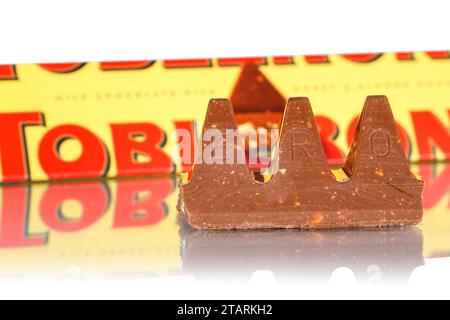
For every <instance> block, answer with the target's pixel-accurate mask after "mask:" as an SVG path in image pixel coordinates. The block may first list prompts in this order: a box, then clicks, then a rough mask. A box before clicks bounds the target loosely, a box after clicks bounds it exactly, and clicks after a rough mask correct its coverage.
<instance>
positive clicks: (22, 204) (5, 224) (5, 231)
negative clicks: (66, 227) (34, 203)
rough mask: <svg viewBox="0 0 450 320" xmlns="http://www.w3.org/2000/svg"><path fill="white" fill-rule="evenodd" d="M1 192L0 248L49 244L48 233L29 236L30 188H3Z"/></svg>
mask: <svg viewBox="0 0 450 320" xmlns="http://www.w3.org/2000/svg"><path fill="white" fill-rule="evenodd" d="M1 192H2V205H1V210H2V211H1V215H0V217H1V223H0V247H1V248H13V247H32V246H44V245H45V244H46V243H47V233H42V234H34V235H33V234H29V230H28V219H29V217H28V215H29V214H30V212H29V201H30V189H29V187H26V186H3V187H2V188H1Z"/></svg>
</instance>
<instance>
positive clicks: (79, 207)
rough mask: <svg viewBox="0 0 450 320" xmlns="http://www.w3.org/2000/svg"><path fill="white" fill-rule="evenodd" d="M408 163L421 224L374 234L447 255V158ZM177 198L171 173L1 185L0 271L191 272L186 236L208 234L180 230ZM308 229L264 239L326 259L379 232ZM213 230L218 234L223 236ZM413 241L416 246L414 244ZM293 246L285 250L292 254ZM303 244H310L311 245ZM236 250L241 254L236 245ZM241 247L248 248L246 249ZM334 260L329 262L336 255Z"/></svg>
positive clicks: (88, 273)
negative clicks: (415, 175) (419, 198)
mask: <svg viewBox="0 0 450 320" xmlns="http://www.w3.org/2000/svg"><path fill="white" fill-rule="evenodd" d="M413 169H414V170H415V171H417V172H419V173H420V174H421V175H422V176H423V178H424V180H425V191H424V206H425V213H424V221H423V223H422V224H420V225H419V229H420V230H422V231H423V233H422V232H421V233H418V234H416V235H414V234H412V235H411V233H408V232H403V231H401V229H397V228H393V230H394V232H393V233H392V235H393V237H391V236H390V235H389V229H386V230H383V232H381V234H382V235H383V236H382V237H381V236H380V239H381V240H383V239H384V240H383V241H384V242H383V243H384V247H383V248H385V250H388V248H389V246H390V245H391V244H392V245H395V246H396V248H397V249H401V250H403V249H402V248H404V249H405V250H406V251H405V252H410V251H408V250H410V249H414V250H415V251H417V250H419V251H420V252H419V253H418V254H419V255H421V254H422V239H421V237H422V236H423V244H424V248H423V255H424V257H425V258H431V257H439V256H447V257H448V256H449V255H450V210H449V200H450V198H449V192H448V189H449V181H450V179H449V173H450V166H448V165H444V164H441V165H438V166H431V165H421V166H414V167H413ZM177 201H178V191H177V188H176V186H175V181H174V180H172V179H170V178H159V179H127V180H122V179H119V180H110V181H104V182H83V183H52V184H32V185H30V186H27V185H8V186H2V187H0V261H1V263H0V274H3V275H17V276H20V275H28V274H47V273H51V274H52V275H57V276H61V277H64V276H76V275H77V274H78V273H81V275H83V276H86V277H90V276H102V277H103V276H107V277H139V276H143V275H144V276H151V275H176V274H180V273H185V272H189V270H185V269H184V268H183V265H184V262H185V259H189V258H192V256H190V257H186V256H183V252H185V253H187V252H189V253H190V254H193V253H195V252H200V251H197V249H199V248H192V247H186V246H187V245H189V244H187V243H184V240H186V239H190V240H192V239H195V243H196V245H199V246H201V248H204V249H205V250H209V251H211V252H214V250H215V248H214V247H211V246H212V245H213V244H214V243H213V242H208V241H205V239H206V240H208V238H211V237H210V236H208V235H207V234H205V237H203V236H202V234H201V233H198V232H197V233H192V235H190V233H189V232H186V231H185V232H184V233H183V234H181V236H180V227H179V226H178V224H177V209H176V206H177ZM306 233H307V236H305V237H303V239H304V240H305V239H306V240H305V241H306V242H303V240H302V241H300V240H301V239H298V238H296V237H290V236H289V235H291V236H292V232H290V233H289V232H288V236H283V235H282V234H281V233H274V237H272V238H271V241H270V242H271V245H272V249H273V250H275V252H276V250H277V248H278V246H281V247H288V248H290V247H289V245H287V242H286V241H292V240H295V241H297V240H298V241H297V242H296V245H297V246H299V245H308V241H312V243H313V245H314V248H316V249H317V250H316V251H317V252H316V253H317V254H316V258H317V259H318V260H319V261H322V262H324V261H325V262H326V261H329V259H331V257H329V256H327V255H332V254H333V252H335V251H339V252H341V253H343V255H344V256H345V253H346V252H353V250H356V251H359V252H363V251H366V250H362V249H361V243H360V242H359V241H361V239H365V241H366V242H365V244H366V245H368V246H369V247H370V243H371V242H370V241H372V240H370V239H373V241H374V243H376V241H379V240H380V239H379V238H378V237H377V236H376V235H375V236H373V235H372V236H370V237H366V236H364V235H363V234H362V233H363V232H360V233H358V234H356V235H355V234H354V235H351V236H346V232H345V231H338V232H337V233H336V235H326V237H325V240H326V239H328V240H330V241H328V240H327V241H324V242H323V244H324V245H326V246H327V249H326V250H324V249H323V248H322V247H321V246H320V244H321V243H322V242H321V240H322V239H323V236H322V235H321V232H306ZM374 233H376V231H374ZM277 234H278V236H277ZM408 234H409V235H408ZM418 237H419V238H418ZM215 238H216V239H217V238H218V239H221V236H219V237H215ZM224 238H230V241H231V243H234V242H233V241H237V242H238V240H236V239H234V240H233V239H231V238H232V237H231V236H229V235H227V233H225V236H224ZM250 238H252V239H253V240H254V241H257V243H259V244H260V245H262V248H264V244H265V243H266V242H268V239H267V238H266V236H264V235H262V236H261V235H260V236H256V238H255V237H248V238H247V237H246V235H245V234H244V235H243V236H242V233H241V238H238V239H241V240H239V241H243V240H242V239H247V240H249V239H250ZM258 239H259V240H258ZM339 239H340V240H345V241H343V242H342V243H340V242H339V241H337V240H339ZM377 239H378V240H377ZM260 240H261V241H260ZM369 240H370V241H369ZM394 240H395V241H394ZM397 240H398V241H397ZM411 240H414V241H413V243H412V244H411V245H412V246H413V248H409V247H407V246H409V242H410V241H411ZM419 240H420V241H419ZM299 241H300V242H299ZM392 242H395V243H392ZM303 243H304V244H303ZM418 243H420V248H417V244H418ZM216 244H217V242H216ZM219 244H220V241H219ZM343 244H345V246H344V247H342V245H343ZM208 246H209V247H208ZM246 247H247V248H248V246H246ZM233 248H237V247H233ZM260 248H261V246H260ZM344 249H345V250H344ZM416 249H417V250H416ZM233 250H234V249H233ZM349 250H350V251H349ZM361 250H362V251H361ZM377 250H378V251H377ZM377 250H375V251H374V252H379V251H380V250H381V249H380V248H379V247H378V249H377ZM234 251H238V250H234ZM294 251H295V250H294ZM294 251H289V252H291V253H290V254H294ZM306 251H308V250H306ZM309 251H314V250H313V249H311V248H310V250H309ZM304 253H305V250H300V251H299V256H301V255H302V254H304ZM320 253H322V254H320ZM416 253H417V252H416ZM235 254H238V255H239V252H235ZM241 254H242V255H243V257H245V256H246V255H245V252H244V253H241ZM263 255H264V256H267V255H266V254H263ZM368 256H371V257H372V256H374V255H373V254H372V255H368ZM380 256H382V255H381V254H380ZM388 256H390V257H392V256H394V257H393V259H394V260H397V258H398V257H395V254H394V255H392V252H391V254H390V255H388ZM350 257H353V255H351V256H350ZM194 258H195V257H194ZM197 258H198V259H200V258H202V259H208V257H197ZM291 258H292V260H293V261H297V263H299V266H303V264H302V263H305V264H306V265H308V263H311V265H312V264H313V261H308V260H306V261H305V260H304V259H303V260H302V259H297V258H298V257H297V258H296V257H289V259H291ZM272 260H273V259H272ZM333 260H334V261H335V260H336V258H335V257H334V258H333ZM337 260H338V261H335V262H340V261H339V259H337ZM200 261H201V259H200ZM190 262H191V263H192V262H193V261H192V260H190ZM198 263H200V262H199V261H197V260H196V264H198ZM238 265H239V264H238Z"/></svg>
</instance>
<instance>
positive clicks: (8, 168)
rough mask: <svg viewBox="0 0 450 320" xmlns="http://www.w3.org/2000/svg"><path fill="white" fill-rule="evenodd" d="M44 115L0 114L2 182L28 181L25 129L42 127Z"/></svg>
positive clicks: (27, 113) (34, 113) (36, 113)
mask: <svg viewBox="0 0 450 320" xmlns="http://www.w3.org/2000/svg"><path fill="white" fill-rule="evenodd" d="M43 124H44V115H43V114H42V113H39V112H26V113H2V114H0V128H1V129H0V131H1V133H2V134H1V135H0V157H1V164H2V174H3V182H18V181H24V180H27V179H29V177H30V173H29V166H28V151H27V145H26V137H25V127H26V126H33V125H43Z"/></svg>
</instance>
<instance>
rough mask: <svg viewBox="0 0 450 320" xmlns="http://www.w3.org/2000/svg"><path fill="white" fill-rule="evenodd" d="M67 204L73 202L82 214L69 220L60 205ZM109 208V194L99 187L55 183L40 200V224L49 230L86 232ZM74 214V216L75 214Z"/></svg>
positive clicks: (94, 184)
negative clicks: (41, 221) (43, 223)
mask: <svg viewBox="0 0 450 320" xmlns="http://www.w3.org/2000/svg"><path fill="white" fill-rule="evenodd" d="M68 200H75V201H77V202H78V203H79V204H80V205H81V207H82V212H81V213H80V214H79V216H77V217H75V218H74V217H70V216H68V215H69V214H74V212H71V213H68V212H63V204H64V202H66V201H68ZM108 206H109V191H108V189H107V187H106V185H104V184H102V183H97V182H95V183H89V182H85V183H76V184H74V183H64V184H61V183H57V184H50V186H49V187H48V189H47V191H46V192H45V193H44V195H43V196H42V199H41V202H40V206H39V211H40V213H41V217H42V220H43V221H44V222H45V223H46V224H47V226H49V227H50V228H51V229H53V230H57V231H60V232H74V231H80V230H83V229H86V228H87V227H89V226H91V225H92V224H93V223H95V222H96V221H98V220H99V219H100V217H101V216H103V214H105V212H106V209H107V208H108ZM77 214H78V213H77Z"/></svg>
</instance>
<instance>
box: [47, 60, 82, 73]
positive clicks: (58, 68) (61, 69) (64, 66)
mask: <svg viewBox="0 0 450 320" xmlns="http://www.w3.org/2000/svg"><path fill="white" fill-rule="evenodd" d="M38 65H39V66H40V67H42V68H44V69H45V70H47V71H51V72H56V73H71V72H75V71H77V70H79V69H81V68H82V67H84V65H85V63H79V62H73V63H41V64H38Z"/></svg>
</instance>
